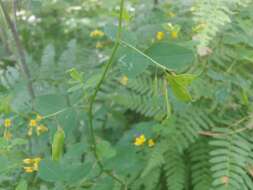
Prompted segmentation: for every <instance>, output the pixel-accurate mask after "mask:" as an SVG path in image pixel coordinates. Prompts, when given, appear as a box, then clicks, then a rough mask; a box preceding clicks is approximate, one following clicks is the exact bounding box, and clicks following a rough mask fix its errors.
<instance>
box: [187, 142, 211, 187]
mask: <svg viewBox="0 0 253 190" xmlns="http://www.w3.org/2000/svg"><path fill="white" fill-rule="evenodd" d="M209 151H210V147H209V145H208V141H207V140H206V139H204V138H201V139H200V140H199V141H197V142H196V143H195V144H194V145H193V146H192V147H191V149H190V156H191V171H192V184H193V190H210V186H211V183H212V175H211V171H210V163H209V162H208V159H209Z"/></svg>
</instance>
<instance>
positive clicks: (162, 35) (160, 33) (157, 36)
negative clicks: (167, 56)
mask: <svg viewBox="0 0 253 190" xmlns="http://www.w3.org/2000/svg"><path fill="white" fill-rule="evenodd" d="M164 37H165V33H164V32H157V33H156V39H157V40H158V41H161V40H163V39H164Z"/></svg>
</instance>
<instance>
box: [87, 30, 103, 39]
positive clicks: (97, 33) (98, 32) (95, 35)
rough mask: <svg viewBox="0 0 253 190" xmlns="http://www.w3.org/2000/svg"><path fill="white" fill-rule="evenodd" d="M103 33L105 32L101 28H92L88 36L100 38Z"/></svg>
mask: <svg viewBox="0 0 253 190" xmlns="http://www.w3.org/2000/svg"><path fill="white" fill-rule="evenodd" d="M104 35H105V33H104V32H103V31H101V30H93V31H92V32H91V33H90V37H91V38H101V37H103V36H104Z"/></svg>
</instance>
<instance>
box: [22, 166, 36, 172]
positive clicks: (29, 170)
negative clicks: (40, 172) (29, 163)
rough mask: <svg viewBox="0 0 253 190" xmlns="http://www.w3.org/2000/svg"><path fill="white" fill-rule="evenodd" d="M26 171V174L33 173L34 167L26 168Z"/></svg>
mask: <svg viewBox="0 0 253 190" xmlns="http://www.w3.org/2000/svg"><path fill="white" fill-rule="evenodd" d="M24 170H25V172H26V173H32V172H34V170H33V168H32V167H24Z"/></svg>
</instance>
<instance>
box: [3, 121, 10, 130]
mask: <svg viewBox="0 0 253 190" xmlns="http://www.w3.org/2000/svg"><path fill="white" fill-rule="evenodd" d="M4 126H5V127H6V128H9V127H10V126H11V120H10V119H5V120H4Z"/></svg>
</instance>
